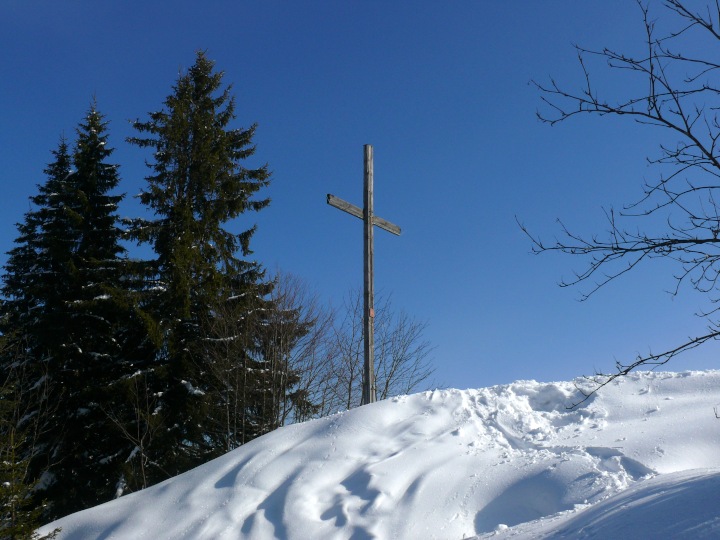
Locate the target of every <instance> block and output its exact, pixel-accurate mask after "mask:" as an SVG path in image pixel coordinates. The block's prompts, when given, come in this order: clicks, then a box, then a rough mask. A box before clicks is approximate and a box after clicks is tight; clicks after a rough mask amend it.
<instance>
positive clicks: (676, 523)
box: [41, 371, 720, 540]
mask: <svg viewBox="0 0 720 540" xmlns="http://www.w3.org/2000/svg"><path fill="white" fill-rule="evenodd" d="M578 387H581V388H589V386H588V383H587V382H585V381H584V380H583V379H577V380H576V381H573V382H555V383H539V382H535V381H518V382H515V383H512V384H508V385H500V386H493V387H490V388H481V389H476V390H436V391H432V392H425V393H420V394H415V395H410V396H402V397H398V398H393V399H389V400H386V401H382V402H379V403H374V404H371V405H366V406H363V407H360V408H358V409H354V410H351V411H347V412H343V413H339V414H336V415H334V416H331V417H328V418H323V419H320V420H314V421H311V422H306V423H303V424H297V425H292V426H288V427H284V428H281V429H279V430H277V431H275V432H272V433H269V434H267V435H265V436H263V437H260V438H259V439H256V440H254V441H252V442H251V443H249V444H246V445H244V446H242V447H241V448H238V449H237V450H234V451H232V452H230V453H228V454H226V455H225V456H222V457H220V458H218V459H216V460H214V461H212V462H210V463H207V464H205V465H202V466H200V467H198V468H196V469H194V470H192V471H189V472H187V473H185V474H182V475H180V476H177V477H175V478H171V479H169V480H167V481H165V482H163V483H161V484H158V485H156V486H153V487H151V488H148V489H146V490H144V491H141V492H138V493H134V494H130V495H126V496H124V497H121V498H120V499H117V500H114V501H112V502H109V503H106V504H103V505H100V506H97V507H95V508H91V509H88V510H85V511H83V512H78V513H76V514H73V515H70V516H67V517H65V518H63V519H60V520H58V521H56V522H54V523H51V524H49V525H46V526H45V527H43V528H42V529H41V532H43V531H44V532H48V531H50V530H51V529H53V528H55V527H61V528H62V532H61V534H60V535H59V538H60V539H64V540H68V539H92V538H103V539H128V540H130V539H132V540H139V539H153V540H156V539H165V538H167V539H171V538H172V539H208V540H209V539H213V540H215V539H231V538H232V539H262V540H266V539H271V538H287V539H293V540H295V539H353V540H362V539H371V538H377V539H413V540H414V539H432V538H437V539H457V540H460V539H462V538H477V539H485V538H494V539H495V538H498V539H505V538H514V539H530V538H573V539H578V538H608V539H611V538H612V539H622V538H632V539H643V538H648V539H649V538H720V504H718V500H719V499H718V493H720V420H719V419H717V418H716V417H715V413H714V407H715V406H717V405H718V404H720V371H703V372H683V373H668V372H666V373H660V372H639V373H634V374H632V375H630V376H628V377H626V378H623V379H618V380H616V381H614V382H613V383H611V384H609V385H608V386H606V387H604V388H602V389H601V390H600V391H599V392H598V393H597V394H595V395H593V396H592V397H591V398H590V399H588V400H587V401H585V402H583V403H582V404H580V405H578V406H577V407H575V408H572V409H568V408H567V407H569V406H570V405H572V404H573V403H574V402H577V401H578V400H579V399H580V393H579V392H578Z"/></svg>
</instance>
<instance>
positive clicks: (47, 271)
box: [2, 104, 137, 518]
mask: <svg viewBox="0 0 720 540" xmlns="http://www.w3.org/2000/svg"><path fill="white" fill-rule="evenodd" d="M107 137H108V136H107V133H106V123H105V122H104V120H103V117H102V115H101V114H100V113H99V112H98V111H97V109H96V107H95V106H94V104H93V106H92V107H91V109H90V111H89V112H88V114H87V115H86V117H85V119H84V122H82V123H81V124H80V125H79V126H78V128H77V140H76V144H75V146H74V149H73V153H72V156H70V155H69V154H68V147H67V144H66V143H65V142H64V141H62V142H61V144H60V146H59V148H58V150H57V151H56V152H54V154H55V157H56V160H55V161H54V162H53V163H52V164H51V165H50V166H49V167H48V168H47V169H46V173H47V174H48V180H47V182H46V183H45V184H44V185H43V186H40V187H39V194H38V195H36V196H35V197H32V199H31V200H32V202H33V204H34V207H35V208H34V209H33V210H31V211H30V212H28V214H26V216H25V221H24V223H23V224H21V225H19V226H18V229H19V232H20V235H19V237H18V239H17V241H16V242H17V247H16V248H15V249H13V250H12V251H11V252H10V254H9V259H8V263H7V265H6V267H5V270H6V274H5V276H4V280H5V285H4V287H3V296H4V298H5V301H4V304H3V320H2V325H3V327H2V331H3V334H4V335H6V336H8V339H9V340H11V341H12V342H13V347H11V349H12V350H14V351H18V350H20V351H22V354H21V355H18V354H15V355H14V357H4V358H3V359H2V361H3V363H4V364H5V365H10V364H12V365H17V364H18V363H20V364H22V365H23V366H25V367H26V370H27V372H28V373H30V374H32V377H31V378H30V379H29V387H28V390H32V389H34V388H36V389H37V388H42V389H43V390H42V391H43V393H44V398H43V400H38V399H37V398H36V397H32V393H33V392H30V391H29V392H27V393H26V395H27V396H28V399H33V400H35V402H37V403H41V402H44V403H54V404H56V405H57V406H56V407H55V408H54V410H53V411H52V412H50V413H46V414H44V415H43V420H42V421H43V424H42V425H41V426H40V429H39V431H38V437H37V441H36V445H35V448H34V449H33V455H32V459H31V463H30V464H31V467H30V470H31V472H32V473H33V475H34V476H35V477H36V478H41V480H42V484H41V486H40V487H41V488H42V489H39V490H38V496H39V497H43V498H45V497H46V498H48V500H49V502H50V506H49V510H48V512H47V513H46V516H47V517H48V518H49V517H57V516H61V515H65V514H67V513H70V512H74V511H76V510H80V509H83V508H87V507H89V506H93V505H95V504H98V503H100V502H104V501H106V500H108V499H110V498H111V497H112V496H113V495H114V494H115V492H116V489H117V484H118V482H119V481H121V480H122V478H121V475H122V467H123V460H124V459H125V458H126V457H127V456H129V455H130V454H131V452H132V448H133V447H132V445H131V442H130V441H128V440H127V439H126V438H124V437H122V432H121V430H119V429H118V428H117V426H116V425H115V424H114V423H113V421H112V419H111V414H113V412H115V414H117V415H119V416H122V415H121V414H119V413H118V411H119V410H120V409H121V408H122V407H123V405H122V404H121V396H119V393H118V392H117V391H115V387H116V386H117V385H118V384H119V381H122V380H123V378H124V377H126V376H127V374H128V372H129V371H130V370H131V369H132V366H131V365H130V361H129V359H128V356H127V355H128V353H129V352H130V351H129V350H128V345H127V342H128V341H129V340H128V339H126V336H127V335H128V329H129V328H131V327H132V326H133V324H134V323H133V319H134V313H135V310H134V306H133V301H132V296H131V294H130V293H128V291H127V289H126V281H127V273H128V270H127V265H126V263H125V261H124V259H122V255H123V254H124V249H123V248H122V247H121V244H120V238H121V230H120V229H119V228H118V226H117V221H118V219H117V216H116V211H117V204H118V202H119V201H120V200H121V198H122V197H121V196H120V195H112V194H110V192H111V191H112V190H114V189H115V188H116V187H117V185H118V182H119V176H118V171H117V166H116V165H113V164H109V163H107V159H108V158H109V156H110V155H111V153H112V149H110V148H109V147H108V145H107ZM71 161H72V165H73V166H74V171H71V170H70V162H71ZM135 318H137V317H135ZM136 341H137V339H136ZM40 381H42V383H43V384H39V382H40Z"/></svg>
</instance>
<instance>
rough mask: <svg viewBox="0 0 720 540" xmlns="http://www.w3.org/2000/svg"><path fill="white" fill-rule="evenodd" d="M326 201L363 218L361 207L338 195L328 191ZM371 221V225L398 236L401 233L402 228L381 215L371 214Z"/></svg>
mask: <svg viewBox="0 0 720 540" xmlns="http://www.w3.org/2000/svg"><path fill="white" fill-rule="evenodd" d="M327 203H328V204H329V205H330V206H334V207H335V208H338V209H340V210H342V211H344V212H347V213H348V214H350V215H352V216H355V217H356V218H360V219H365V216H364V215H363V209H362V208H359V207H357V206H355V205H354V204H351V203H349V202H347V201H344V200H342V199H341V198H340V197H336V196H335V195H330V194H329V193H328V196H327ZM372 222H373V225H375V226H377V227H380V228H381V229H384V230H386V231H387V232H389V233H392V234H395V235H397V236H400V233H402V230H401V229H400V227H398V226H397V225H395V224H394V223H390V222H389V221H387V220H386V219H383V218H381V217H377V216H373V217H372Z"/></svg>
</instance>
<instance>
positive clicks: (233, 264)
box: [130, 52, 273, 474]
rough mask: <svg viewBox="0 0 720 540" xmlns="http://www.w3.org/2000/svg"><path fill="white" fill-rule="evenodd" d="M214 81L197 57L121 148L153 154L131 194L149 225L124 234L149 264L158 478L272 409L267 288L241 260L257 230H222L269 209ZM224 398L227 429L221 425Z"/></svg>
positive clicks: (224, 443) (250, 149)
mask: <svg viewBox="0 0 720 540" xmlns="http://www.w3.org/2000/svg"><path fill="white" fill-rule="evenodd" d="M222 77H223V74H222V73H221V72H215V71H214V63H213V62H212V61H210V60H209V59H208V58H207V57H206V56H205V54H204V53H202V52H200V53H198V54H197V57H196V61H195V64H194V65H193V66H192V67H191V68H190V69H189V70H188V71H187V72H186V73H184V74H181V76H180V77H179V78H178V80H177V83H176V85H175V86H174V87H173V93H172V94H171V95H170V96H168V98H167V99H166V100H165V108H164V109H163V110H161V111H159V112H154V113H151V114H150V119H149V120H148V121H146V122H140V121H137V122H136V123H135V128H136V129H137V130H138V131H139V134H140V135H139V136H138V137H134V138H131V139H130V142H132V143H134V144H136V145H139V146H140V147H147V148H151V149H152V150H154V154H153V156H154V161H153V162H152V163H150V164H149V166H150V167H151V170H152V173H151V175H150V176H149V177H147V188H146V189H145V190H144V191H143V192H142V193H141V195H140V200H141V201H142V203H143V204H145V205H146V206H147V207H148V208H149V209H150V210H151V211H152V212H153V213H154V219H148V220H135V221H134V224H133V225H134V227H133V231H134V232H133V235H134V237H135V238H136V239H137V240H138V241H140V242H148V243H150V244H151V245H152V247H153V248H154V251H155V253H156V255H157V258H156V259H155V261H154V268H155V272H156V275H155V279H156V280H157V281H156V285H157V286H156V287H155V288H154V290H155V291H156V295H155V296H154V297H152V298H151V299H150V300H149V301H150V302H152V304H153V309H154V312H155V313H156V314H157V320H158V323H159V325H160V327H161V328H162V331H163V335H164V336H165V340H164V343H163V348H162V350H161V351H160V354H159V355H158V359H157V364H156V367H155V369H154V371H153V375H154V377H155V380H154V383H153V384H155V385H156V386H155V391H154V393H153V395H160V394H161V395H162V398H161V403H160V404H159V405H158V406H159V407H160V410H162V413H163V414H164V415H165V421H166V423H167V425H168V429H167V430H164V431H163V434H162V437H160V438H159V439H156V447H155V450H154V454H153V460H154V461H155V462H156V463H158V464H161V467H158V470H159V469H162V470H164V473H165V474H177V473H179V472H182V471H184V470H187V469H188V468H191V467H193V466H196V465H197V464H199V463H202V462H204V461H207V460H208V459H211V458H213V457H215V456H217V455H219V454H221V453H223V452H225V451H227V449H228V448H231V447H233V446H235V445H237V444H239V443H240V442H246V441H249V440H250V439H252V438H254V437H256V436H258V435H260V434H262V433H264V432H266V431H268V430H269V429H271V428H272V427H273V426H271V425H270V423H269V422H268V421H267V417H268V415H269V413H270V411H264V409H263V403H264V401H263V397H264V395H265V390H267V389H268V388H269V381H268V380H266V379H267V376H266V375H265V374H264V370H263V368H264V366H265V364H264V359H263V357H262V351H261V347H262V343H261V337H260V335H259V332H258V331H257V328H258V327H259V324H261V319H262V317H263V316H262V313H263V310H264V309H267V308H268V307H269V303H268V300H267V299H266V296H267V294H268V292H269V291H270V290H271V284H270V283H269V282H266V281H264V272H263V270H262V268H261V266H260V265H259V264H258V263H256V262H252V261H248V260H245V259H241V258H239V256H238V255H240V256H242V257H247V256H249V255H250V254H251V253H252V252H251V250H250V240H251V237H252V235H253V233H254V231H255V229H254V227H252V228H249V229H247V230H245V231H243V232H240V233H239V234H238V233H234V232H231V231H230V230H229V225H230V221H231V220H233V219H235V218H237V217H238V216H240V215H241V214H243V213H245V212H247V211H250V210H253V211H258V210H261V209H262V208H264V207H266V206H267V205H268V203H269V200H268V199H256V198H254V196H255V195H256V193H257V192H258V191H259V190H260V189H261V188H263V187H265V186H267V185H268V183H269V176H270V175H269V172H268V168H267V166H266V165H265V166H260V167H258V168H246V167H245V165H244V163H245V160H247V159H248V158H250V157H251V156H252V155H253V154H254V152H255V147H254V146H253V144H252V138H253V135H254V132H255V125H253V126H251V127H250V128H248V129H235V128H232V127H230V123H231V121H232V120H233V119H234V118H235V101H234V99H233V98H232V97H231V95H230V89H229V87H226V88H223V87H222ZM220 314H223V315H227V316H229V317H232V318H233V320H234V321H235V322H236V324H235V325H234V326H232V328H233V329H232V332H231V335H220V334H218V333H217V332H216V331H215V330H214V328H215V327H216V325H214V323H213V322H214V321H216V320H217V318H218V317H219V316H220ZM225 328H227V326H226V327H225ZM229 341H232V342H233V343H234V344H236V345H237V347H235V349H234V354H235V356H234V358H232V365H231V366H228V367H227V369H226V368H225V367H219V364H221V363H222V361H225V360H228V359H226V358H225V359H220V358H219V356H218V354H217V352H218V344H227V343H228V342H229ZM221 360H222V361H221ZM238 370H240V371H241V372H242V373H238ZM212 373H225V374H226V375H227V376H228V377H230V376H231V375H230V374H231V373H233V374H234V375H233V376H237V377H236V378H237V379H238V380H240V379H241V380H242V381H243V383H242V384H241V385H240V386H239V387H238V385H233V384H224V383H217V381H214V380H213V377H212V376H211V374H212ZM226 382H227V381H226ZM230 394H232V395H230ZM230 400H232V401H233V411H235V412H234V413H233V414H234V416H235V418H234V419H233V421H232V422H230V421H229V420H228V418H227V415H226V412H227V411H228V410H229V406H228V402H229V401H230ZM238 416H241V417H242V419H243V420H242V422H237V421H236V420H237V417H238ZM231 424H232V425H233V426H236V427H235V428H230V427H229V426H230V425H231ZM237 426H242V427H237ZM238 430H242V433H239V432H238Z"/></svg>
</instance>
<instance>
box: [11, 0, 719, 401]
mask: <svg viewBox="0 0 720 540" xmlns="http://www.w3.org/2000/svg"><path fill="white" fill-rule="evenodd" d="M1 12H2V16H1V17H0V50H2V51H3V54H2V56H1V57H0V74H1V75H0V113H1V115H2V122H1V123H0V164H1V166H0V182H2V189H3V196H2V198H1V199H0V216H2V219H1V220H0V252H3V253H4V252H6V251H7V250H8V249H10V248H11V246H12V241H13V239H14V238H15V236H16V230H15V228H14V224H15V223H16V222H18V221H19V220H21V219H22V215H23V213H24V212H25V211H27V209H28V197H29V196H31V195H33V194H34V193H35V185H36V184H37V183H41V182H43V181H44V177H43V175H42V169H43V168H44V167H45V165H46V164H47V162H48V161H49V160H50V158H51V156H50V151H51V150H52V149H54V148H55V147H56V145H57V142H58V140H59V137H60V136H61V134H63V133H65V134H66V135H67V136H68V137H70V138H72V137H73V135H74V131H73V130H74V128H75V126H76V125H77V123H78V122H79V121H80V120H81V119H82V117H83V115H84V114H85V112H86V111H87V109H88V107H89V104H90V102H91V100H92V98H93V96H95V97H96V99H97V103H98V107H99V109H100V110H101V111H102V112H103V113H104V114H105V115H106V117H107V119H108V120H109V121H110V144H111V145H112V146H113V147H114V148H115V149H116V152H115V154H114V156H113V157H114V161H115V162H116V163H119V164H120V165H121V175H122V185H121V189H122V191H124V192H126V193H128V197H127V199H126V201H125V203H124V204H123V206H122V207H121V209H122V213H123V214H124V215H137V214H138V213H139V212H141V211H142V209H141V208H140V207H139V206H138V205H137V203H136V202H135V201H134V200H133V199H132V197H131V196H132V195H134V194H136V193H137V192H138V191H139V190H140V188H141V187H142V186H143V185H144V180H143V178H144V176H145V174H146V169H145V168H144V166H143V160H144V159H145V158H146V157H149V156H147V155H146V154H145V153H144V152H143V151H141V150H138V149H136V148H131V147H129V146H128V145H127V144H126V143H125V142H124V140H125V137H127V136H128V135H132V134H133V133H132V129H131V127H130V125H129V122H128V120H130V119H134V118H138V117H139V118H141V119H144V118H147V112H149V111H153V110H157V109H160V108H161V106H162V101H163V100H164V98H165V97H166V96H167V95H168V94H169V93H170V92H171V86H172V85H173V83H174V82H175V80H176V78H177V75H178V72H179V70H181V69H184V68H187V67H189V66H190V65H192V63H193V60H194V55H195V51H197V50H198V49H203V50H207V53H208V56H209V57H210V58H212V59H214V60H215V61H216V62H217V67H218V68H219V69H221V70H223V71H225V73H226V77H225V81H226V82H227V83H232V84H233V91H234V94H235V96H236V98H237V104H238V107H237V112H238V119H237V125H238V126H247V125H249V124H251V123H253V122H257V123H258V125H259V127H258V131H257V136H256V143H257V154H256V157H257V163H261V162H267V163H268V164H269V166H270V168H271V169H272V171H273V183H272V186H271V187H270V188H269V189H268V190H267V194H268V195H269V196H270V197H271V198H272V199H273V203H272V205H271V207H270V208H269V209H267V210H265V211H263V212H262V213H260V214H256V215H251V216H248V217H247V218H244V219H246V221H245V222H244V224H250V223H253V222H256V223H257V224H258V226H259V230H258V233H257V235H256V237H255V241H254V244H253V247H254V249H255V256H256V257H257V259H258V260H260V261H261V262H263V263H264V264H265V265H266V267H267V268H269V269H270V270H275V269H277V268H279V269H282V270H284V271H287V272H290V273H293V274H296V275H298V276H300V277H301V278H303V279H305V280H306V281H308V282H309V284H310V285H311V286H312V287H313V288H315V289H316V290H317V291H318V292H319V293H320V294H321V295H322V297H323V298H324V299H326V300H327V301H331V302H333V303H334V304H336V305H337V304H341V302H342V299H343V297H344V295H345V294H346V293H347V291H348V290H349V289H351V288H353V287H361V285H362V230H361V222H360V221H359V220H357V219H354V218H352V217H350V216H348V215H345V214H343V213H341V212H340V211H338V210H336V209H334V208H331V207H329V206H327V205H326V203H325V194H326V193H333V194H335V195H337V196H339V197H342V198H344V199H346V200H349V201H351V202H353V203H355V204H357V205H361V204H362V151H363V150H362V147H363V144H366V143H367V144H372V145H373V146H374V150H375V193H376V195H375V208H376V212H377V213H378V215H380V216H382V217H384V218H386V219H388V220H390V221H393V222H395V223H397V224H398V225H400V226H401V227H402V228H403V235H402V236H401V237H394V236H391V235H389V234H387V233H385V232H383V231H378V232H377V234H376V288H377V289H378V290H380V291H385V292H386V293H388V292H389V293H392V295H393V302H394V305H395V307H396V308H397V309H398V310H399V309H403V310H405V311H407V312H409V313H410V314H412V315H413V316H415V317H417V318H418V319H420V320H427V321H428V322H429V325H430V326H429V328H428V330H427V332H426V337H427V338H428V339H429V340H430V341H431V342H432V343H433V344H434V345H435V346H436V349H435V351H434V359H435V364H436V367H437V370H438V379H439V380H440V382H442V383H444V384H445V385H448V386H455V387H462V388H464V387H473V386H474V387H479V386H486V385H490V384H496V383H506V382H511V381H512V380H516V379H539V380H557V379H570V378H572V377H575V376H579V375H582V374H591V373H592V372H593V371H594V370H595V369H604V370H609V369H612V366H613V362H614V360H615V359H618V360H623V359H626V360H629V359H632V358H633V357H634V355H635V354H636V353H638V352H640V353H645V352H647V351H648V349H649V347H652V348H653V350H655V351H659V350H660V349H662V348H663V347H666V346H671V345H674V344H676V343H677V342H678V341H679V340H682V339H684V338H686V337H687V336H688V335H694V334H696V333H701V332H702V331H703V329H704V325H703V321H702V320H701V319H698V318H696V317H694V316H693V313H694V312H695V311H696V310H698V309H700V308H702V307H703V306H706V304H704V299H703V298H702V297H700V296H698V295H693V294H689V292H688V294H685V295H683V296H682V297H680V298H675V299H673V298H671V297H670V296H669V295H667V294H665V293H664V291H665V290H667V289H669V288H671V287H672V286H673V280H672V277H671V272H670V270H671V269H669V268H667V267H664V268H663V267H647V268H645V269H641V270H640V271H639V272H637V273H636V274H634V275H631V276H627V277H626V279H623V280H622V281H618V282H616V283H614V284H612V285H611V286H610V287H608V288H607V289H605V290H602V291H600V293H598V294H597V295H596V296H595V297H593V298H592V299H591V300H590V301H588V302H578V301H577V299H578V297H579V296H580V293H581V290H568V289H560V288H558V287H557V285H556V284H557V282H558V280H559V279H560V278H561V277H563V276H566V277H568V276H570V275H571V272H572V270H573V269H581V268H582V267H583V265H582V261H580V260H576V259H573V258H568V257H566V256H559V255H557V256H553V255H546V256H540V257H536V256H533V255H531V254H530V243H529V241H528V239H527V238H526V237H525V236H524V235H523V234H522V233H521V231H520V230H519V228H518V226H517V224H516V222H515V216H516V215H517V216H518V217H519V218H520V219H521V220H522V221H523V222H524V223H525V224H526V225H527V226H529V227H530V228H531V229H532V230H533V231H534V232H536V233H537V234H539V235H541V236H543V237H544V238H551V237H552V236H553V234H555V232H557V226H556V224H555V219H556V218H558V217H560V218H562V219H563V220H564V221H565V222H566V223H567V224H568V225H569V226H570V227H571V228H573V229H575V230H578V231H580V232H588V233H591V232H600V231H602V230H604V228H605V224H604V221H603V214H602V211H601V207H603V206H606V207H608V206H611V205H615V206H621V205H622V204H623V203H626V202H629V201H631V200H633V199H635V198H637V197H638V196H639V195H640V194H641V184H642V180H643V177H647V178H649V179H652V178H653V177H655V175H656V174H657V171H655V170H653V169H652V168H648V167H647V165H646V162H645V159H644V158H645V156H646V155H653V153H654V152H655V151H656V149H657V145H658V143H659V142H660V141H661V140H662V139H660V138H659V136H660V134H659V133H657V132H655V131H653V130H651V129H647V128H645V129H643V128H641V127H639V126H635V125H633V124H631V123H629V122H623V121H619V120H611V119H599V118H579V119H577V120H575V121H573V122H570V123H567V124H565V125H560V126H556V127H553V128H551V127H549V126H547V125H544V124H542V123H540V122H539V121H538V120H537V119H536V117H535V112H536V110H537V109H538V108H539V107H540V105H541V104H540V98H539V94H538V92H537V90H536V89H535V88H534V87H533V86H532V85H530V84H529V81H530V80H531V79H538V80H546V79H547V77H548V76H550V75H552V76H553V77H555V78H556V79H558V80H559V81H563V82H565V83H567V84H568V85H569V86H570V87H573V88H576V87H579V86H580V84H581V80H580V75H581V74H580V72H579V69H578V65H577V61H576V57H575V53H574V49H573V47H572V44H573V43H579V44H582V45H584V46H587V47H602V46H610V47H614V48H617V49H623V50H637V47H639V46H641V45H642V35H643V34H642V33H643V27H642V21H641V18H640V11H639V9H638V7H637V5H636V4H635V2H633V1H631V0H587V1H583V2H578V1H576V0H546V1H543V2H537V1H530V0H526V1H503V2H500V1H497V2H490V1H483V2H481V1H472V2H470V1H458V2H434V1H425V0H412V1H410V0H408V1H402V2H388V1H384V0H383V1H379V0H377V1H376V0H368V1H362V2H361V1H347V2H338V1H331V0H327V1H302V2H290V1H286V2H280V1H274V0H266V1H254V2H248V1H237V0H232V1H231V0H223V1H217V2H206V3H200V2H195V1H188V0H180V1H173V2H169V1H154V2H147V1H137V0H125V1H122V2H120V1H115V2H111V1H103V2H97V1H94V2H90V1H81V0H78V1H73V2H43V3H41V4H39V3H38V2H27V1H25V0H6V1H5V2H3V7H2V9H1ZM4 260H5V259H4V256H3V258H2V259H0V262H4ZM717 351H718V349H717V347H713V346H712V345H711V346H710V347H706V348H705V349H701V350H699V351H697V352H695V353H692V354H689V355H687V356H685V357H683V358H680V359H677V360H675V361H674V362H673V363H672V364H670V367H671V368H673V369H675V370H682V369H687V368H693V369H695V368H708V367H716V364H715V363H714V362H713V356H714V355H716V354H717Z"/></svg>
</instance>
